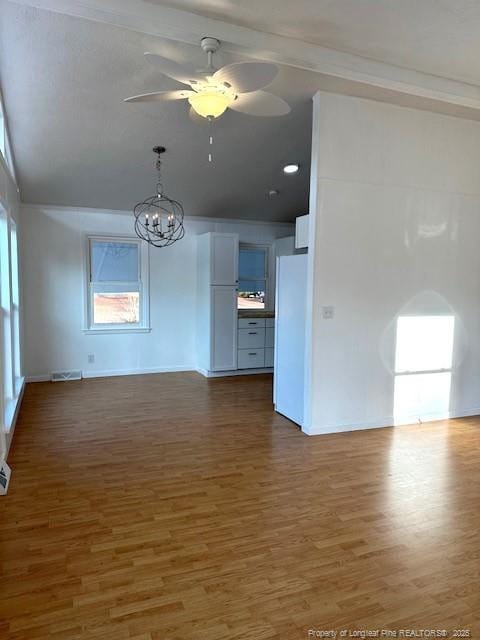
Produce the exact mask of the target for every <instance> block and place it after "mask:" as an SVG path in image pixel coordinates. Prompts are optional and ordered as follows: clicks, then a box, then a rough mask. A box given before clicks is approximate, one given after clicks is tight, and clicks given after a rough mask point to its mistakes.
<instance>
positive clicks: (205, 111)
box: [188, 91, 231, 118]
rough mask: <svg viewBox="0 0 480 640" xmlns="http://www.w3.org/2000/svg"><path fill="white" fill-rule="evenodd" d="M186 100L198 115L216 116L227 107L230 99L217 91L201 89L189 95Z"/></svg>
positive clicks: (205, 116)
mask: <svg viewBox="0 0 480 640" xmlns="http://www.w3.org/2000/svg"><path fill="white" fill-rule="evenodd" d="M188 102H189V103H190V105H191V106H192V108H193V109H194V110H195V112H196V113H198V115H200V116H202V117H204V118H218V117H219V116H221V115H222V113H225V111H226V110H227V109H228V107H229V105H230V103H231V99H230V98H229V97H228V96H227V95H225V94H224V93H221V92H217V91H201V92H199V93H196V94H195V95H193V96H190V97H189V99H188Z"/></svg>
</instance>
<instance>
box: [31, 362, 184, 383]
mask: <svg viewBox="0 0 480 640" xmlns="http://www.w3.org/2000/svg"><path fill="white" fill-rule="evenodd" d="M195 370H196V369H195V367H194V366H193V365H190V366H185V365H178V366H173V367H147V368H143V369H107V370H104V371H82V378H109V377H114V376H136V375H145V374H148V373H175V372H177V371H195ZM51 379H52V374H51V373H44V374H37V375H33V376H27V377H26V378H25V381H26V382H50V381H51Z"/></svg>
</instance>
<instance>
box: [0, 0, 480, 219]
mask: <svg viewBox="0 0 480 640" xmlns="http://www.w3.org/2000/svg"><path fill="white" fill-rule="evenodd" d="M19 1H22V2H23V4H17V3H16V2H7V1H6V0H0V8H1V12H0V82H1V84H2V88H3V93H4V98H5V104H6V110H7V116H8V120H9V125H10V131H11V137H12V143H13V151H14V157H15V162H16V168H17V174H18V176H19V181H20V188H21V196H22V200H23V201H24V202H29V203H39V204H53V205H66V206H83V207H92V208H106V209H123V210H129V209H131V207H132V206H133V205H134V204H135V203H136V202H137V201H139V200H141V199H143V198H144V197H146V196H148V195H151V194H152V191H153V188H154V179H155V175H154V170H153V154H152V153H151V148H152V147H153V146H154V145H155V144H163V145H164V146H166V147H167V150H168V151H167V154H166V157H165V172H164V173H165V180H164V183H165V186H166V190H167V193H168V194H169V195H170V196H171V197H174V198H176V199H178V200H180V201H181V202H182V203H183V204H184V206H185V211H186V213H187V215H199V216H216V217H222V218H228V217H230V218H250V219H257V220H278V221H284V220H293V219H294V218H295V216H297V215H299V214H301V213H303V212H305V211H307V208H308V183H309V163H310V136H311V97H312V96H313V94H314V93H315V92H316V91H317V90H319V89H322V90H326V91H339V92H344V93H349V94H352V95H359V96H363V97H368V98H374V99H378V100H385V101H389V102H394V103H397V104H403V105H406V106H413V107H416V108H424V109H431V110H435V111H440V112H443V113H451V114H453V115H457V116H462V117H469V118H476V119H480V109H473V108H468V107H466V106H460V105H461V104H467V105H468V104H470V102H469V98H468V99H467V101H466V102H463V103H462V102H459V103H457V104H456V105H455V104H454V102H455V100H454V99H453V98H452V103H451V104H448V103H446V102H444V101H443V102H440V101H439V100H440V99H439V100H438V101H436V100H434V99H426V98H422V97H419V96H421V95H422V93H420V94H417V96H415V95H407V94H405V93H399V92H398V91H394V90H391V89H386V88H381V87H382V84H379V85H375V83H374V82H372V83H371V84H366V83H363V84H362V83H360V82H354V81H353V80H352V79H351V77H349V73H350V72H349V71H348V72H346V73H345V75H344V77H343V79H341V78H339V77H337V76H335V75H332V74H329V75H325V74H321V73H315V72H313V71H303V70H301V69H298V68H294V67H292V66H288V67H287V66H283V67H281V69H280V73H279V76H278V78H277V79H276V80H275V82H274V83H273V84H272V85H271V86H270V87H269V90H270V91H271V92H272V93H276V94H278V95H279V96H282V97H283V98H285V99H286V100H288V101H289V103H290V104H291V106H292V113H291V114H290V115H289V116H286V117H282V118H254V117H250V116H246V115H242V114H239V113H233V112H230V113H227V114H226V115H225V116H223V117H222V118H221V119H220V120H219V121H218V122H217V123H215V127H214V131H213V133H214V139H215V147H214V151H215V162H214V164H213V165H209V163H208V162H207V153H208V136H209V130H208V127H205V126H203V127H202V126H198V125H196V124H194V123H192V122H191V121H190V120H189V118H188V116H187V106H186V105H184V104H179V103H164V104H124V103H123V98H125V97H127V96H131V95H135V94H138V93H144V92H146V91H156V90H164V89H175V88H180V86H181V85H178V84H177V83H176V82H174V81H172V80H168V79H166V78H164V77H162V76H161V75H160V74H158V73H157V72H156V71H155V69H154V68H153V67H152V66H150V65H148V64H147V63H146V62H145V60H144V59H143V52H144V51H147V50H149V51H153V52H157V53H160V54H161V55H165V56H167V57H171V58H173V59H175V60H177V61H179V62H188V63H192V64H194V65H195V66H201V65H202V63H203V57H202V56H203V54H202V52H201V51H200V49H199V48H198V47H197V46H192V45H191V44H181V43H180V42H177V41H175V40H172V39H165V38H162V37H158V36H156V35H148V34H146V33H144V32H141V31H146V30H148V26H145V25H146V24H147V23H148V17H146V16H147V14H146V13H145V14H144V16H143V17H144V21H143V23H142V27H141V28H140V26H139V25H140V20H139V18H137V17H135V16H134V17H132V14H131V13H130V9H131V7H134V8H140V9H142V8H144V7H146V6H149V7H154V6H155V7H158V4H159V3H157V2H156V0H149V4H148V5H147V3H146V2H142V1H141V0H125V2H124V3H122V5H118V6H119V7H120V6H121V7H123V8H124V9H125V8H126V7H127V5H128V7H127V8H128V12H127V14H128V22H129V23H131V24H132V26H131V27H130V28H124V27H122V26H114V25H112V24H109V23H108V21H109V20H110V17H111V16H113V12H114V9H115V7H116V6H117V5H115V3H113V4H112V2H111V1H110V0H102V2H103V5H104V7H107V4H108V5H109V10H108V11H106V13H105V14H100V13H98V11H96V12H95V11H94V12H93V15H94V16H95V17H94V18H93V19H85V18H83V17H78V14H79V12H80V11H81V10H82V11H83V9H84V8H85V7H87V8H88V7H93V6H94V5H96V6H100V4H102V3H99V2H98V1H97V0H82V2H80V3H79V2H77V0H70V4H65V3H64V2H57V0H32V1H34V2H37V4H42V5H48V6H50V5H51V6H52V8H55V5H58V6H60V7H62V8H63V7H67V6H68V7H73V8H74V10H75V11H76V12H77V14H76V15H65V14H64V13H63V12H62V10H63V9H61V10H60V12H52V11H49V10H45V9H43V8H40V9H39V8H33V7H30V6H28V4H29V2H30V0H19ZM171 4H174V5H175V7H179V8H187V9H190V10H196V11H200V10H201V12H202V13H203V14H211V15H213V16H214V17H216V18H222V19H224V20H230V21H231V22H235V21H236V22H238V23H239V24H245V25H253V26H255V27H256V28H257V29H265V30H269V31H275V32H278V33H280V34H287V35H292V36H295V37H296V38H303V39H312V41H313V40H314V39H315V42H317V41H321V42H322V43H323V44H329V45H331V46H335V47H339V48H344V49H348V50H350V51H357V52H360V53H363V54H366V55H371V56H374V57H378V58H382V56H383V58H382V59H387V56H388V60H389V61H390V62H395V63H397V64H408V65H409V66H412V64H413V63H414V65H416V66H415V68H417V67H418V68H420V66H424V65H427V66H428V65H433V64H437V65H442V64H444V65H448V64H450V67H449V69H448V75H452V73H451V71H452V69H451V67H452V65H453V66H455V60H461V62H462V64H463V66H460V65H459V66H458V68H457V71H458V73H457V74H455V75H456V76H457V77H460V75H462V76H463V75H465V74H466V73H467V72H468V73H469V74H470V75H471V76H472V77H473V76H475V77H477V78H479V79H480V69H479V68H478V67H479V64H480V63H479V62H478V60H480V56H476V57H475V56H474V55H473V53H472V51H471V49H473V46H474V45H473V41H472V40H471V39H469V38H468V37H467V36H466V34H467V33H470V30H472V29H473V27H472V24H474V15H473V14H474V13H475V11H476V9H475V7H476V4H477V3H474V2H469V3H467V2H463V3H459V2H456V3H455V7H456V8H457V11H456V12H454V17H456V19H455V20H454V19H453V17H452V22H451V25H450V26H451V30H450V32H449V34H448V37H446V36H445V39H444V42H443V45H444V46H445V50H444V51H440V53H439V55H438V56H436V55H434V54H433V51H434V50H435V49H436V48H437V47H436V45H435V46H433V45H432V50H430V47H428V46H426V36H425V38H423V37H420V36H419V35H418V34H419V33H420V31H421V30H422V29H423V31H422V33H424V34H427V33H429V34H430V40H429V41H430V42H432V43H433V42H434V41H435V42H437V40H438V39H439V38H440V36H441V35H442V34H443V35H445V34H444V32H445V29H444V28H443V27H442V25H444V26H445V21H446V17H447V14H449V13H450V12H451V9H449V7H451V5H452V4H453V3H452V2H446V1H445V2H443V1H441V0H437V1H436V2H433V0H432V1H431V0H422V3H419V2H418V1H417V2H413V0H402V1H401V2H399V1H398V2H393V1H387V0H375V1H374V0H372V1H369V0H336V1H335V2H327V1H326V0H297V1H296V2H295V3H290V4H287V3H284V2H283V0H264V1H263V3H262V5H261V8H262V13H261V14H260V12H259V11H258V8H257V7H258V2H257V3H256V5H254V3H253V2H252V0H242V2H231V1H227V0H215V1H214V0H203V1H202V2H200V0H172V1H171ZM419 5H421V8H420V6H419ZM433 5H435V7H437V13H436V17H435V16H433V15H431V14H429V10H432V7H433ZM78 7H80V9H78ZM289 7H290V8H289ZM401 7H402V8H403V9H401ZM360 8H363V12H362V11H360ZM429 8H430V9H429ZM460 9H462V10H460ZM468 9H470V13H469V12H468ZM157 10H158V9H155V11H157ZM55 11H57V9H55ZM367 11H368V13H367ZM479 11H480V9H479ZM72 12H73V9H72ZM127 14H126V15H127ZM97 16H100V17H98V18H97ZM105 16H106V17H105ZM262 16H264V17H262ZM265 16H267V17H265ZM299 16H302V17H301V18H299ZM366 16H368V19H367V17H366ZM462 16H463V17H464V18H465V19H466V23H467V24H466V25H465V33H464V34H463V36H462V37H463V38H464V40H462V39H460V41H461V46H458V42H456V43H454V44H455V46H452V47H451V51H450V47H449V43H450V42H452V38H453V36H454V35H455V34H457V32H458V30H459V29H460V23H461V19H460V18H461V17H462ZM157 17H158V16H157ZM167 18H169V16H168V15H166V16H165V19H167ZM187 18H188V14H178V12H177V14H175V19H176V20H178V22H179V24H181V25H184V24H186V25H187V26H186V27H185V28H186V30H187V31H188V29H189V28H190V27H191V24H193V23H191V22H189V21H188V19H187ZM467 18H468V20H467ZM97 19H98V20H101V21H97ZM122 19H123V18H122ZM417 23H418V24H417ZM151 24H152V29H151V30H150V32H152V31H155V32H156V29H154V28H153V27H157V26H158V25H160V26H161V25H162V22H161V21H159V20H157V21H156V22H155V21H153V20H152V21H151ZM167 24H168V23H167V22H165V23H164V24H163V26H164V31H165V30H167V26H166V25H167ZM172 24H173V23H172ZM476 24H478V22H477V23H476ZM409 25H410V26H409ZM422 25H423V27H422ZM435 25H436V26H437V27H438V29H437V28H436V27H435ZM215 26H218V32H217V31H214V32H212V31H211V29H212V28H213V29H215ZM204 27H205V29H208V34H207V35H214V36H215V35H217V34H218V33H219V32H220V31H221V30H222V28H223V32H224V33H225V25H224V26H223V27H221V25H220V23H215V22H211V21H208V20H206V19H205V20H204V19H202V20H201V21H200V23H199V24H198V25H196V26H195V29H196V31H194V30H193V27H192V31H191V32H190V35H189V36H188V37H183V40H184V41H190V42H193V41H196V39H197V36H198V31H199V29H202V33H203V28H204ZM414 28H415V29H416V31H415V33H416V34H417V35H416V36H415V37H414V35H413V31H412V29H414ZM455 29H457V31H456V30H455ZM194 33H195V35H192V34H194ZM249 33H250V35H251V36H252V37H253V36H254V35H255V34H254V32H253V31H252V32H249ZM257 33H258V32H257ZM434 33H435V38H434V37H433V34H434ZM203 35H205V33H203ZM234 35H235V37H237V34H234ZM240 35H241V36H242V37H243V35H244V32H242V33H241V34H240ZM167 37H168V36H167ZM232 37H233V35H232ZM239 37H240V36H239ZM459 37H460V36H459ZM178 39H182V38H181V37H179V38H178ZM453 39H454V38H453ZM247 40H248V38H247ZM260 40H261V39H260ZM257 41H258V39H257ZM288 42H293V41H288ZM402 42H403V47H402V46H401V43H402ZM283 43H285V50H286V49H287V46H286V43H287V41H286V40H284V41H283ZM280 44H282V43H280ZM347 45H348V46H347ZM475 46H477V45H476V43H475ZM361 47H363V49H361ZM280 48H281V47H280ZM477 49H478V47H477ZM240 50H242V51H244V52H245V53H248V54H250V55H253V56H258V57H259V58H262V57H263V58H268V52H267V49H266V48H265V49H261V48H260V47H257V49H252V47H248V46H244V47H243V49H242V47H235V46H232V45H231V43H229V42H228V41H227V42H225V45H224V49H223V52H221V53H220V57H219V59H218V60H217V64H218V65H219V66H220V65H222V64H226V63H228V62H231V61H233V60H238V59H241V58H239V56H238V55H237V54H233V53H227V51H237V53H238V51H240ZM422 51H423V53H422ZM395 52H397V53H395ZM447 52H449V53H447ZM462 52H463V54H462ZM400 54H401V55H403V56H404V58H402V59H401V60H400V59H399V58H398V56H400ZM289 55H290V54H289ZM407 57H408V60H407ZM428 60H430V62H428ZM442 61H443V62H442ZM469 61H470V62H469ZM360 62H361V60H360ZM337 66H338V65H337ZM427 66H425V70H426V71H432V70H433V69H431V68H427ZM394 71H395V70H394V68H393V67H389V68H386V69H382V72H387V74H388V73H390V72H391V73H392V74H393V72H394ZM444 71H445V73H447V68H446V67H445V70H444ZM460 72H461V73H460ZM359 77H361V74H360V76H359ZM392 77H393V76H392ZM390 85H391V86H392V87H394V86H396V85H395V83H394V82H390V83H387V84H386V85H384V86H390ZM469 86H470V88H471V90H472V91H473V87H471V85H463V87H466V88H467V91H468V87H469ZM432 87H433V85H432V86H431V87H430V89H432ZM433 89H434V90H433ZM433 89H432V90H430V91H429V93H427V94H424V95H431V96H436V95H440V93H438V92H437V91H436V89H435V88H433ZM448 89H450V87H448ZM475 91H478V89H477V88H475ZM447 93H448V92H447ZM441 95H445V92H443V93H442V94H441ZM448 95H450V94H448ZM472 95H473V98H474V102H475V100H476V97H475V94H472ZM452 96H453V94H452ZM287 162H298V163H299V164H300V165H301V171H300V173H299V174H298V175H297V176H291V177H286V176H284V175H283V174H282V172H281V167H282V165H283V164H285V163H287ZM270 189H278V190H279V191H280V195H279V196H278V197H276V198H273V199H272V198H268V196H267V192H268V191H269V190H270Z"/></svg>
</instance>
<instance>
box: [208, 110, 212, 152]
mask: <svg viewBox="0 0 480 640" xmlns="http://www.w3.org/2000/svg"><path fill="white" fill-rule="evenodd" d="M208 123H209V125H210V127H211V128H212V129H213V118H209V119H208ZM208 144H209V152H208V161H209V162H213V131H212V130H211V131H210V135H209V136H208Z"/></svg>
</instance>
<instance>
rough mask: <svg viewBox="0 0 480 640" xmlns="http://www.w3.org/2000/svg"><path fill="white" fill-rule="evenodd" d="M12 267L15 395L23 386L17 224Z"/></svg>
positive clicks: (13, 231)
mask: <svg viewBox="0 0 480 640" xmlns="http://www.w3.org/2000/svg"><path fill="white" fill-rule="evenodd" d="M10 266H11V273H12V305H13V306H12V331H13V334H12V338H13V363H14V376H15V395H18V393H19V392H20V386H21V362H20V309H19V303H20V301H19V287H18V246H17V229H16V226H15V223H13V222H12V223H11V230H10Z"/></svg>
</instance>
